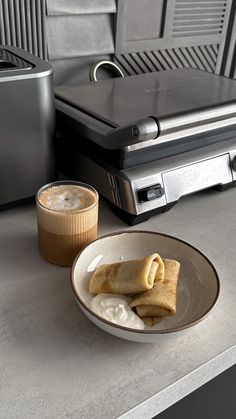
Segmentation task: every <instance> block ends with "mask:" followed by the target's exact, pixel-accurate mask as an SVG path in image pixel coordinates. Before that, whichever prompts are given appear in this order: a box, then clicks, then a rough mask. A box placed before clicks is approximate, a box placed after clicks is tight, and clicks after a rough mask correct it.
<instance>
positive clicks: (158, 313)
mask: <svg viewBox="0 0 236 419" xmlns="http://www.w3.org/2000/svg"><path fill="white" fill-rule="evenodd" d="M179 271H180V263H179V262H178V261H176V260H172V259H162V258H161V257H160V256H159V254H158V253H153V254H151V255H149V256H147V257H145V258H142V259H134V260H128V261H123V262H116V263H111V264H105V265H100V266H98V267H97V269H96V270H95V272H94V273H93V274H92V277H91V279H90V283H89V292H90V293H91V294H97V296H96V297H94V298H93V299H92V300H91V308H92V310H94V311H95V312H96V313H97V314H98V315H100V316H101V317H103V318H105V319H107V320H109V321H111V322H113V323H117V324H120V325H122V326H126V327H136V328H139V329H140V328H143V326H144V323H145V324H147V325H149V326H153V325H154V324H156V323H157V322H159V321H160V319H161V318H162V317H166V316H173V315H175V314H176V290H177V283H178V278H179ZM111 294H113V296H112V295H111ZM117 294H118V295H117ZM123 294H125V295H127V294H128V295H131V296H130V297H129V298H128V299H127V297H125V296H124V295H123ZM132 310H133V311H132ZM140 321H141V322H140ZM135 324H137V325H138V326H135ZM132 325H133V326H132Z"/></svg>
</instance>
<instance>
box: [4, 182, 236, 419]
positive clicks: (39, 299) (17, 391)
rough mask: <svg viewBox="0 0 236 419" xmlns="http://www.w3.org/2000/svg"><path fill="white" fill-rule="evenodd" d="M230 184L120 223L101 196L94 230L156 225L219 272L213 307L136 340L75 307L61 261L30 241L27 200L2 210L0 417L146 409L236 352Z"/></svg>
mask: <svg viewBox="0 0 236 419" xmlns="http://www.w3.org/2000/svg"><path fill="white" fill-rule="evenodd" d="M235 208H236V189H230V190H228V191H225V192H222V193H219V192H216V191H213V190H210V191H204V192H201V193H197V194H195V195H192V196H189V197H187V198H185V199H182V200H181V201H180V202H179V203H178V204H177V205H176V206H175V207H174V208H172V209H171V210H170V211H169V212H167V213H165V214H162V215H159V216H156V217H153V218H152V219H150V220H149V221H146V222H144V223H142V224H139V225H138V226H135V227H128V226H127V225H125V224H124V223H123V222H122V221H121V220H120V219H119V218H117V217H116V216H115V215H113V213H112V212H111V210H110V208H109V206H108V205H107V203H105V202H101V205H100V221H99V235H102V234H106V233H108V232H113V231H117V230H124V229H131V228H133V229H140V230H155V231H159V232H164V233H167V234H171V235H174V236H177V237H179V238H181V239H183V240H186V241H188V242H190V243H191V244H193V245H194V246H196V247H198V248H199V249H200V250H201V251H202V252H203V253H205V254H206V256H207V257H208V258H209V259H210V260H211V261H212V262H213V264H214V265H215V267H216V269H217V271H218V273H219V276H220V279H221V295H220V300H219V302H218V304H217V306H216V308H215V310H214V311H213V312H212V314H211V315H210V316H209V317H208V318H207V319H206V320H205V321H203V322H202V323H200V324H199V325H197V326H195V327H193V328H192V329H189V330H188V331H187V332H185V333H184V334H183V335H174V334H173V335H171V336H168V338H166V337H164V338H163V340H162V339H160V342H159V344H156V345H155V344H141V343H140V344H138V343H134V342H128V341H125V340H121V339H118V338H115V337H114V336H111V335H109V334H106V333H105V332H103V331H102V330H100V329H98V328H97V327H96V326H95V325H94V324H93V323H91V322H90V321H89V320H88V319H87V318H86V317H85V316H84V315H83V313H82V312H81V311H80V309H79V307H78V305H77V304H76V302H75V300H74V298H73V295H72V291H71V288H70V281H69V277H70V270H69V268H60V267H57V266H54V265H50V264H49V263H47V262H46V261H44V260H43V259H42V258H41V257H40V255H39V253H38V249H37V229H36V214H35V207H34V205H27V206H24V207H19V208H15V209H11V210H7V211H3V212H1V213H0V232H1V235H0V418H3V419H8V418H10V419H13V418H17V419H18V418H20V419H22V418H24V419H26V418H27V419H28V418H40V419H42V418H50V419H54V418H55V419H59V418H76V419H77V418H79V419H90V418H92V417H93V418H96V419H115V418H123V419H134V418H135V419H148V418H152V417H153V416H155V415H156V414H158V413H159V412H161V411H163V410H164V409H166V408H167V407H168V406H170V405H172V404H173V403H175V402H176V401H178V400H180V399H181V398H182V397H184V396H186V395H187V394H189V393H190V392H191V391H193V390H194V389H196V388H198V387H199V386H201V385H202V384H204V383H205V382H207V381H208V380H210V379H211V378H213V377H215V376H216V375H217V374H219V373H220V372H222V371H224V370H225V369H227V368H228V367H230V366H231V365H233V364H235V361H236V323H235V318H236V280H235V272H236V252H235V249H236V211H235Z"/></svg>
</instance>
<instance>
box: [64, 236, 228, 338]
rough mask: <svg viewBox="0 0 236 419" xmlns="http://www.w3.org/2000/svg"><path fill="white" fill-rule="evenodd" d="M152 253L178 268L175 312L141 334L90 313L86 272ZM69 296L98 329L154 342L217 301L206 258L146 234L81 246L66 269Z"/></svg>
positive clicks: (212, 271)
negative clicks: (68, 274)
mask: <svg viewBox="0 0 236 419" xmlns="http://www.w3.org/2000/svg"><path fill="white" fill-rule="evenodd" d="M154 252H157V253H159V254H160V256H161V257H162V258H169V259H176V260H178V261H179V262H180V264H181V269H180V275H179V281H178V287H177V313H176V315H175V316H173V317H166V318H163V319H162V320H161V322H160V323H158V324H156V325H155V326H153V327H148V326H145V329H144V330H136V329H130V328H126V327H122V326H119V325H115V324H113V323H111V322H109V321H106V320H104V319H103V318H101V317H100V316H98V315H97V314H95V313H93V311H92V310H91V308H90V301H91V299H92V297H93V296H91V295H90V294H89V291H88V286H89V280H90V277H91V275H92V272H93V271H94V270H95V268H96V267H97V266H98V265H100V264H104V263H113V262H118V261H121V260H129V259H137V258H142V257H144V256H147V255H148V254H151V253H154ZM71 284H72V289H73V292H74V295H75V298H76V300H77V302H78V304H79V306H80V308H81V309H82V311H83V312H84V313H85V315H86V316H87V317H88V318H89V319H90V320H91V321H93V322H94V323H95V324H96V325H97V326H98V327H101V328H102V329H104V330H105V331H107V332H108V333H112V334H113V335H116V336H118V337H120V338H124V339H129V340H134V341H138V342H156V341H157V340H158V339H160V337H161V336H160V335H163V334H167V333H168V334H170V333H174V332H182V331H183V330H186V329H188V328H190V327H192V326H194V325H195V324H197V323H199V322H200V321H201V320H203V319H205V318H206V317H207V316H208V315H209V314H210V312H211V311H212V309H213V308H214V306H215V304H216V302H217V300H218V297H219V288H220V284H219V278H218V274H217V272H216V270H215V268H214V266H213V265H212V263H211V262H210V261H209V259H208V258H207V257H206V256H205V255H204V254H203V253H202V252H201V251H199V250H198V249H196V248H195V247H193V246H191V245H190V244H188V243H186V242H184V241H182V240H179V239H178V238H175V237H172V236H168V235H164V234H160V233H156V232H149V231H133V230H132V231H128V232H119V233H115V234H110V235H107V236H103V237H101V238H99V239H97V240H95V241H94V242H93V243H91V244H90V245H89V246H87V247H86V248H85V249H84V250H83V251H82V252H81V253H80V254H79V255H78V256H77V258H76V260H75V262H74V264H73V267H72V271H71Z"/></svg>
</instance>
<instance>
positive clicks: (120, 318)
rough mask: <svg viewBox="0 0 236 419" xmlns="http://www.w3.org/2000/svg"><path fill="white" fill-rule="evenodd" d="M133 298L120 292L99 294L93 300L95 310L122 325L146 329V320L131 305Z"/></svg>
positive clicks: (92, 307)
mask: <svg viewBox="0 0 236 419" xmlns="http://www.w3.org/2000/svg"><path fill="white" fill-rule="evenodd" d="M130 301H131V299H130V298H129V297H126V296H124V295H119V294H98V295H96V297H94V298H93V299H92V300H91V302H90V305H91V309H92V310H93V312H95V313H96V314H98V315H99V316H101V317H103V318H104V319H106V320H108V321H110V322H112V323H116V324H118V325H120V326H124V327H130V328H133V329H144V322H143V320H141V319H140V317H138V316H137V314H135V313H134V312H133V311H132V309H131V308H130V307H129V303H130Z"/></svg>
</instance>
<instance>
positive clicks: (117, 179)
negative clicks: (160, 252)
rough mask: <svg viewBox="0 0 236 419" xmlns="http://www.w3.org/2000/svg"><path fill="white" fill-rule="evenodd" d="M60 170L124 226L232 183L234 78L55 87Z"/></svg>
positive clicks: (179, 73) (172, 76) (189, 73)
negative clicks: (93, 193)
mask: <svg viewBox="0 0 236 419" xmlns="http://www.w3.org/2000/svg"><path fill="white" fill-rule="evenodd" d="M55 95H56V108H57V127H58V135H57V137H58V138H57V146H58V158H59V164H60V168H61V170H62V171H63V172H65V173H66V174H67V175H69V176H70V177H74V178H78V179H81V180H83V181H85V182H88V183H90V184H92V185H93V186H94V187H95V188H96V189H97V190H98V191H99V192H100V193H101V194H102V195H103V196H104V197H106V198H107V199H108V200H109V201H110V202H111V203H112V204H113V207H114V209H115V210H116V212H117V213H118V214H119V215H120V216H121V218H123V219H124V220H125V221H126V222H128V223H129V224H136V223H138V222H141V221H143V220H145V219H148V218H149V217H150V216H152V215H154V214H158V213H160V212H164V211H166V210H167V209H169V208H170V207H171V206H173V205H174V204H175V203H176V202H177V201H178V200H179V199H180V198H181V197H182V196H184V195H187V194H190V193H193V192H196V191H199V190H202V189H206V188H209V187H217V188H218V189H220V190H223V189H225V188H227V187H229V186H233V185H234V184H236V135H235V134H236V82H235V81H234V80H231V79H227V78H225V77H223V76H218V75H215V74H211V73H207V72H204V71H200V70H195V69H189V68H188V69H179V70H169V71H163V72H157V73H148V74H142V75H138V76H131V77H125V78H119V77H118V78H113V79H108V80H101V81H98V82H91V83H88V84H85V85H76V86H58V87H56V88H55Z"/></svg>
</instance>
